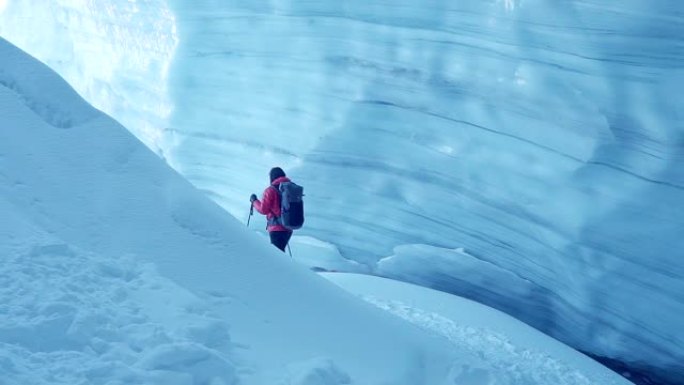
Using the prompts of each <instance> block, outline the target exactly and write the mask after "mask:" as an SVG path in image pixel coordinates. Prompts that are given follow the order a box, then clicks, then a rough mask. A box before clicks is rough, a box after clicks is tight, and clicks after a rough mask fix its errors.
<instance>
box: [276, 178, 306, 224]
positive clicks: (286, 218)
mask: <svg viewBox="0 0 684 385" xmlns="http://www.w3.org/2000/svg"><path fill="white" fill-rule="evenodd" d="M272 187H273V188H274V189H275V190H276V191H277V192H278V198H279V200H280V217H278V218H277V223H278V224H281V225H283V226H284V227H286V228H288V229H290V230H297V229H300V228H302V225H304V200H303V199H302V198H303V197H304V187H302V186H300V185H298V184H296V183H294V182H282V183H280V185H278V187H277V188H276V186H272Z"/></svg>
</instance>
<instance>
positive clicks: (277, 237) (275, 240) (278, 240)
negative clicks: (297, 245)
mask: <svg viewBox="0 0 684 385" xmlns="http://www.w3.org/2000/svg"><path fill="white" fill-rule="evenodd" d="M268 235H269V236H270V237H271V243H272V244H273V245H274V246H275V247H277V248H279V249H280V250H281V251H282V252H285V246H287V243H288V242H290V237H292V231H271V232H270V233H268Z"/></svg>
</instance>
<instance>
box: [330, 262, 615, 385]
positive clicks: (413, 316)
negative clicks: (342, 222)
mask: <svg viewBox="0 0 684 385" xmlns="http://www.w3.org/2000/svg"><path fill="white" fill-rule="evenodd" d="M325 277H326V278H327V279H329V280H330V281H332V282H334V283H335V284H337V285H339V286H341V287H343V288H345V289H346V290H348V291H350V292H352V293H354V294H356V295H358V296H359V297H361V298H363V299H364V300H366V301H368V302H370V303H372V304H374V305H375V306H377V307H379V308H381V309H385V310H387V311H389V312H391V313H394V314H396V315H398V316H400V317H402V318H404V319H406V320H408V321H410V322H411V323H414V324H416V325H418V326H419V327H421V328H423V329H425V330H430V331H432V332H435V333H437V334H439V335H441V336H443V337H444V338H446V339H447V340H449V341H450V342H451V343H452V344H454V345H455V346H459V347H466V349H467V350H469V351H471V352H473V353H475V354H478V355H480V356H481V357H483V358H484V359H485V361H486V362H487V364H488V368H477V367H467V366H463V367H462V368H461V379H460V380H461V381H464V382H474V383H480V384H487V383H491V382H495V381H500V382H503V383H512V384H609V383H613V382H615V381H616V380H615V373H613V372H611V371H610V370H607V369H606V368H605V367H604V366H602V365H600V364H598V363H596V361H594V360H592V359H590V358H588V357H586V356H584V355H582V354H578V353H577V351H575V350H574V349H572V348H569V347H568V346H566V345H564V344H562V343H560V342H558V341H556V340H554V339H553V338H550V337H549V336H547V335H545V334H543V333H541V332H539V331H537V330H535V329H533V328H531V327H529V326H528V325H525V324H524V323H522V322H520V321H518V320H516V319H514V318H512V317H511V316H509V315H506V314H504V313H502V312H499V311H496V310H493V309H491V308H489V307H487V306H484V305H482V304H479V303H477V302H473V301H470V300H467V299H464V298H460V297H456V296H453V295H450V294H446V293H443V292H439V291H435V290H431V289H427V288H424V287H420V286H415V285H412V284H407V283H403V282H400V281H394V280H389V279H386V278H378V277H373V276H368V275H359V274H343V273H334V274H331V273H325ZM490 368H497V370H502V371H505V372H506V376H507V378H506V379H505V380H501V379H497V380H495V379H494V378H493V377H494V376H493V375H492V370H491V369H490ZM466 378H467V379H468V380H466ZM622 381H624V380H622ZM457 383H459V382H458V381H457Z"/></svg>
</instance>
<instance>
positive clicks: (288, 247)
mask: <svg viewBox="0 0 684 385" xmlns="http://www.w3.org/2000/svg"><path fill="white" fill-rule="evenodd" d="M287 252H288V253H290V258H292V249H290V244H289V243H288V244H287Z"/></svg>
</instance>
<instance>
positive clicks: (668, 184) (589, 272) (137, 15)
mask: <svg viewBox="0 0 684 385" xmlns="http://www.w3.org/2000/svg"><path fill="white" fill-rule="evenodd" d="M46 3H47V4H50V5H49V7H48V8H49V9H50V11H44V13H43V11H41V12H37V11H36V9H45V8H41V7H37V6H35V4H36V2H33V1H28V0H27V1H22V2H14V1H10V2H8V3H7V5H6V6H5V8H4V10H2V13H1V14H0V34H1V35H2V36H4V37H6V38H8V39H10V40H11V41H13V42H15V43H17V44H18V45H19V46H20V47H22V48H23V49H25V50H27V51H28V52H30V53H32V54H34V55H36V56H37V57H38V58H40V59H41V60H43V61H45V62H46V63H47V64H48V65H50V66H51V67H52V68H55V69H56V70H57V71H58V72H59V73H61V74H62V75H63V76H64V77H65V78H66V79H67V80H68V81H70V82H71V83H72V84H74V86H75V88H76V89H77V90H78V91H79V92H80V93H81V94H82V95H83V96H84V97H86V98H87V99H88V100H89V101H91V102H92V103H93V104H94V105H95V106H96V107H98V108H100V109H103V110H104V111H106V112H108V113H110V114H111V115H112V116H114V117H115V118H117V119H119V120H120V121H122V122H125V124H126V125H127V126H128V127H129V128H130V129H131V131H133V132H134V133H136V134H137V135H138V136H139V137H141V138H143V140H145V142H146V143H147V144H148V145H150V146H151V147H152V148H153V149H155V151H157V152H158V153H159V154H160V155H162V156H163V157H164V158H165V159H166V160H167V162H168V163H169V164H171V165H172V166H173V167H175V168H176V169H177V170H178V171H179V172H181V173H182V174H183V175H184V176H185V177H187V178H188V179H189V180H190V181H191V182H192V183H194V184H195V185H196V186H198V187H199V188H201V189H202V190H204V191H205V192H206V193H207V194H209V195H210V196H211V197H212V198H213V199H214V200H215V201H216V202H218V203H219V204H221V205H222V206H223V207H225V208H226V209H227V210H228V211H230V212H231V213H232V214H233V215H235V216H236V217H238V218H246V214H247V212H246V211H247V208H248V207H247V204H246V202H247V197H249V194H250V193H252V192H258V191H260V190H261V189H263V187H264V185H265V183H266V182H267V180H266V175H267V172H268V169H269V168H270V167H272V166H274V165H280V166H282V167H284V168H285V170H286V171H287V172H288V174H290V175H291V176H293V177H294V178H295V180H297V181H299V182H301V184H302V185H304V186H305V189H306V190H305V191H306V193H307V197H306V205H307V206H306V207H307V222H306V227H305V229H304V230H302V231H301V234H302V235H306V236H309V237H312V238H315V239H318V240H320V241H321V242H326V243H328V244H332V245H335V247H336V248H337V250H339V252H340V254H341V255H342V256H343V257H344V258H348V259H353V260H355V261H357V262H359V263H363V264H366V265H367V266H368V269H369V270H373V271H375V272H376V273H378V274H382V275H387V276H392V277H397V278H401V279H404V280H407V281H411V282H418V283H421V284H423V285H427V286H432V287H438V288H440V289H442V290H447V291H451V292H456V293H463V294H467V295H469V296H470V297H471V298H475V299H478V300H481V301H483V302H485V303H488V304H491V305H494V306H496V307H498V308H501V309H504V310H506V311H508V312H510V313H511V314H514V315H516V316H517V317H519V318H521V319H523V320H525V321H526V322H528V323H530V324H532V325H534V326H536V327H538V328H540V329H541V330H544V331H545V332H547V333H549V334H551V335H553V336H556V337H558V338H559V339H561V340H563V341H566V342H568V343H570V344H572V345H573V346H575V347H577V348H580V349H583V350H586V351H588V352H591V353H593V354H596V355H601V356H606V357H609V358H612V359H617V360H621V361H624V362H627V363H629V364H630V365H635V366H640V367H645V368H650V369H652V370H654V371H656V372H660V373H669V374H670V377H671V378H672V379H677V378H682V377H684V368H682V364H681V363H682V362H684V350H683V349H682V346H684V334H683V333H682V332H681V330H680V325H682V324H684V279H683V278H684V263H683V262H682V251H681V250H683V249H684V237H682V236H681V234H682V233H683V232H684V219H683V218H684V203H683V202H684V125H683V122H684V119H683V118H684V112H683V111H684V102H683V101H682V99H681V97H680V96H679V95H680V93H681V91H680V90H681V89H682V88H683V87H684V67H683V66H682V63H683V62H684V57H683V56H684V43H683V38H682V31H683V30H684V3H682V2H681V1H679V0H658V1H650V0H627V1H621V2H619V3H615V4H612V3H611V4H608V3H607V2H605V1H599V0H573V1H560V2H559V1H555V0H530V1H516V0H505V1H501V0H472V1H459V2H454V1H448V0H430V1H420V2H417V1H408V0H399V1H393V2H390V3H387V2H381V3H369V2H367V1H360V0H350V1H344V2H338V1H325V2H300V1H287V0H283V1H253V0H241V1H231V2H202V3H198V2H188V1H180V0H178V1H162V0H158V1H152V0H147V1H138V2H128V3H121V2H114V1H100V2H85V1H66V0H63V1H56V0H55V1H49V2H44V1H41V2H40V4H41V5H42V4H46ZM29 14H30V15H31V17H30V18H29V17H19V16H22V15H29ZM27 28H30V29H31V30H32V31H33V33H32V34H27V33H25V31H26V30H27ZM111 47H114V48H115V49H112V48H111ZM112 52H113V54H112ZM112 55H113V56H112ZM112 57H113V58H112ZM136 63H138V64H136ZM102 74H104V75H102ZM110 74H111V76H110ZM115 75H116V76H115ZM113 96H116V97H113ZM150 103H152V104H153V105H152V106H151V105H150ZM424 246H425V247H427V248H428V249H427V250H424V249H423V247H424ZM457 248H462V249H463V250H464V251H465V253H454V250H455V249H457ZM428 256H431V257H432V258H427V257H428ZM387 257H392V259H393V261H392V262H390V261H389V260H387V259H385V258H387ZM380 260H383V262H382V263H379V264H378V261H380ZM417 260H420V261H421V262H420V263H415V261H417ZM476 266H488V267H490V268H487V269H485V270H484V271H486V272H493V274H494V275H493V276H486V274H485V275H484V276H483V273H482V272H483V270H481V269H479V268H475V267H476ZM494 277H502V279H494ZM504 278H505V279H504ZM485 283H486V285H485ZM511 287H513V288H515V290H512V291H511V290H508V289H509V288H511Z"/></svg>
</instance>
